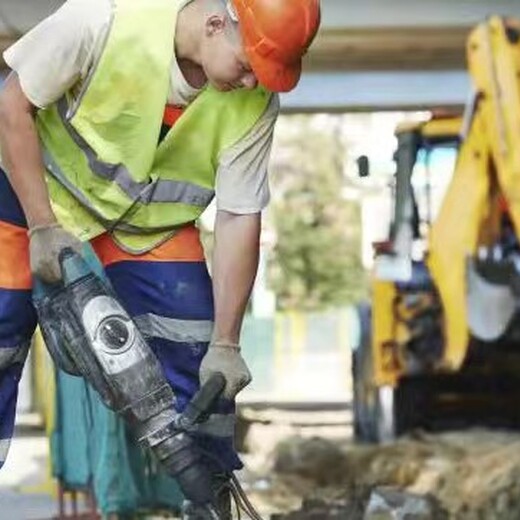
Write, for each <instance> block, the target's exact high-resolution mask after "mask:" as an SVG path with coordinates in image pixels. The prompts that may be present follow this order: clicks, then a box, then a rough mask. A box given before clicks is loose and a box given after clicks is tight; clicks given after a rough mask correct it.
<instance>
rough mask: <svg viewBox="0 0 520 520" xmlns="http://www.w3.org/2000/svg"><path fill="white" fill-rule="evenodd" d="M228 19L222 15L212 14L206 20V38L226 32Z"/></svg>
mask: <svg viewBox="0 0 520 520" xmlns="http://www.w3.org/2000/svg"><path fill="white" fill-rule="evenodd" d="M225 27H226V17H225V16H224V15H220V14H212V15H211V16H209V17H208V18H207V19H206V36H214V35H216V34H219V33H222V32H224V29H225Z"/></svg>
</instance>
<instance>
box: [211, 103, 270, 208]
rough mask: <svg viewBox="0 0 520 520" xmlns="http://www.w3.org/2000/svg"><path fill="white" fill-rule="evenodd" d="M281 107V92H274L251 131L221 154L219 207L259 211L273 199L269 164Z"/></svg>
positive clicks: (218, 188)
mask: <svg viewBox="0 0 520 520" xmlns="http://www.w3.org/2000/svg"><path fill="white" fill-rule="evenodd" d="M279 111H280V101H279V97H278V94H272V96H271V100H270V102H269V104H268V106H267V108H266V110H265V112H264V113H263V114H262V116H261V117H260V119H259V120H258V121H257V122H256V123H255V125H254V126H253V128H252V129H251V130H250V131H249V133H248V134H247V135H246V136H245V137H244V138H243V139H241V140H240V141H239V142H238V143H236V144H235V145H234V146H232V147H231V148H230V149H229V150H226V151H224V152H223V153H222V154H221V157H220V161H219V166H218V169H217V176H216V183H215V194H216V201H217V210H224V211H229V212H230V213H237V214H249V213H258V212H260V211H262V210H263V209H264V208H265V207H266V206H267V204H268V203H269V198H270V194H269V180H268V164H269V158H270V155H271V147H272V143H273V131H274V126H275V123H276V119H277V117H278V113H279Z"/></svg>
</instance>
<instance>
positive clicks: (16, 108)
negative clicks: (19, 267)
mask: <svg viewBox="0 0 520 520" xmlns="http://www.w3.org/2000/svg"><path fill="white" fill-rule="evenodd" d="M21 96H23V94H21V91H20V86H19V84H18V80H17V78H14V79H13V77H12V76H10V78H9V80H8V81H7V84H6V86H5V88H4V90H3V91H2V92H1V93H0V151H1V156H2V163H3V165H4V167H5V169H6V171H7V175H8V177H9V181H10V183H11V185H12V187H13V189H14V191H15V193H16V195H17V196H18V199H19V201H20V204H21V205H22V208H23V211H24V213H25V217H26V219H27V224H28V226H29V227H33V226H37V225H45V224H49V223H52V222H55V220H56V218H55V216H54V214H53V212H52V209H51V205H50V201H49V195H48V191H47V185H46V183H45V178H44V171H45V168H44V165H43V160H42V154H41V149H40V143H39V140H38V134H37V131H36V125H35V122H34V117H33V113H32V109H31V106H30V104H28V103H27V102H26V100H24V99H23V97H22V99H21Z"/></svg>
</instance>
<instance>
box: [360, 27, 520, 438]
mask: <svg viewBox="0 0 520 520" xmlns="http://www.w3.org/2000/svg"><path fill="white" fill-rule="evenodd" d="M467 56H468V66H469V74H470V77H471V80H472V84H473V87H474V92H473V96H472V100H471V102H470V103H468V105H467V107H466V111H465V114H464V116H463V117H433V118H432V119H431V120H429V121H426V122H422V123H415V124H406V125H402V126H400V127H399V128H398V129H397V132H396V137H397V142H398V146H397V150H396V152H395V160H396V175H395V182H394V188H393V201H394V204H393V216H392V219H391V223H390V226H389V236H388V240H387V241H385V242H383V243H378V244H374V253H375V258H374V268H373V273H372V295H371V302H370V303H369V304H366V305H359V306H358V315H359V320H360V331H361V333H360V337H359V341H358V343H357V344H356V345H355V348H354V350H353V363H352V370H353V386H354V430H355V434H356V437H357V438H358V439H360V440H364V441H372V442H385V441H389V440H392V439H393V438H395V437H396V436H398V435H400V434H402V433H405V432H408V431H410V430H412V429H415V428H424V429H444V428H451V427H457V428H458V427H465V426H468V425H474V424H486V425H491V426H495V425H496V426H500V427H518V426H519V425H520V312H519V303H520V245H519V240H518V237H519V236H520V22H518V21H514V20H508V19H502V18H499V17H493V18H490V19H489V20H487V21H486V22H484V23H482V24H481V25H479V26H477V27H476V28H475V29H474V30H473V31H472V32H471V34H470V36H469V38H468V43H467ZM366 174H368V165H367V164H366V161H360V175H362V176H363V175H366Z"/></svg>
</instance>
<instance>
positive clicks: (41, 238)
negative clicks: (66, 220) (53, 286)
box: [28, 223, 83, 283]
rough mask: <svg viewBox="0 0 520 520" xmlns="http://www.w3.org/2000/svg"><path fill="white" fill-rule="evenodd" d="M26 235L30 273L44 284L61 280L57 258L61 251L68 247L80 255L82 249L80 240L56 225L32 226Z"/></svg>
mask: <svg viewBox="0 0 520 520" xmlns="http://www.w3.org/2000/svg"><path fill="white" fill-rule="evenodd" d="M28 235H29V258H30V264H31V272H32V274H33V275H35V276H37V277H38V278H39V279H40V280H42V281H43V282H46V283H56V282H59V281H60V280H61V269H60V262H59V256H60V253H61V251H63V249H65V248H67V247H70V248H71V249H73V250H74V251H76V252H77V253H81V250H82V248H83V245H82V243H81V241H80V240H78V239H77V238H76V237H75V236H74V235H71V234H70V233H69V232H68V231H65V230H64V229H63V228H62V227H61V226H60V225H59V224H57V223H56V224H49V225H46V226H34V227H32V228H31V229H29V231H28Z"/></svg>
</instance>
